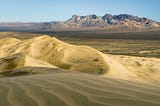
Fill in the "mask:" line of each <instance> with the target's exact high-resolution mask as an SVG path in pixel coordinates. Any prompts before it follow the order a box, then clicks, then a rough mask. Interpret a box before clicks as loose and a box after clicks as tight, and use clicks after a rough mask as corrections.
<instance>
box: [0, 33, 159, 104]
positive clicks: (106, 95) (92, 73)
mask: <svg viewBox="0 0 160 106" xmlns="http://www.w3.org/2000/svg"><path fill="white" fill-rule="evenodd" d="M7 34H8V36H9V37H10V34H12V33H7ZM14 36H16V37H17V36H18V35H14ZM159 63H160V60H159V59H154V58H142V57H131V56H114V55H109V54H107V55H106V54H103V53H101V52H99V51H97V50H95V49H93V48H91V47H87V46H76V45H71V44H67V43H64V42H62V41H60V40H58V39H56V38H54V37H53V38H52V37H49V36H47V35H45V36H39V37H34V38H30V39H27V40H19V39H16V38H3V39H0V106H159V105H160V81H159V80H160V68H159V66H160V64H159ZM142 82H143V83H142Z"/></svg>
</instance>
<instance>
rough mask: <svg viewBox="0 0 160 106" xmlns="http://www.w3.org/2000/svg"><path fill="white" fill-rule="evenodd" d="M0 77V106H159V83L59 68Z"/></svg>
mask: <svg viewBox="0 0 160 106" xmlns="http://www.w3.org/2000/svg"><path fill="white" fill-rule="evenodd" d="M52 72H53V73H50V74H41V75H29V76H20V77H11V78H1V79H0V98H1V99H0V105H1V106H159V105H160V85H154V84H143V83H135V82H131V81H125V80H116V79H109V78H102V77H98V76H95V75H87V74H83V73H78V72H68V73H64V72H60V71H57V72H56V73H55V72H54V71H52Z"/></svg>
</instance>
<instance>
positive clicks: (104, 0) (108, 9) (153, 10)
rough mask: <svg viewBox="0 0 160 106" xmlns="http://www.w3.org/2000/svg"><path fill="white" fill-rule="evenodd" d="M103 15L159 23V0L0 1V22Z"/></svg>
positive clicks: (63, 19)
mask: <svg viewBox="0 0 160 106" xmlns="http://www.w3.org/2000/svg"><path fill="white" fill-rule="evenodd" d="M106 13H110V14H132V15H137V16H140V17H148V18H151V19H154V20H156V21H159V22H160V0H0V22H39V21H43V22H45V21H65V20H66V19H68V18H70V17H71V16H72V15H73V14H78V15H88V14H96V15H98V16H103V15H104V14H106Z"/></svg>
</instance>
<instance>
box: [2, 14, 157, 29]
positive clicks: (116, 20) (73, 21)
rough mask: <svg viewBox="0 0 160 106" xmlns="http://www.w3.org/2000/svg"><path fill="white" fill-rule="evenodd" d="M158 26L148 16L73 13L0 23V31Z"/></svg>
mask: <svg viewBox="0 0 160 106" xmlns="http://www.w3.org/2000/svg"><path fill="white" fill-rule="evenodd" d="M155 28H158V29H159V28H160V23H159V22H156V21H154V20H152V19H149V18H145V17H144V18H141V17H138V16H133V15H129V14H119V15H112V14H105V15H104V16H97V15H94V14H93V15H86V16H80V15H73V16H72V17H71V18H70V19H68V20H66V21H52V22H30V23H22V22H15V23H11V22H10V23H0V30H1V31H4V30H5V31H9V30H11V31H61V30H62V31H63V30H116V29H131V30H136V29H139V30H144V29H155Z"/></svg>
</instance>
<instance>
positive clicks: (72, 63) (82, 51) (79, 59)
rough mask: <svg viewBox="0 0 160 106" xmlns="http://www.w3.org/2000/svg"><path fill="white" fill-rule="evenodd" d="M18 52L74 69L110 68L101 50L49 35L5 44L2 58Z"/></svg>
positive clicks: (95, 71)
mask: <svg viewBox="0 0 160 106" xmlns="http://www.w3.org/2000/svg"><path fill="white" fill-rule="evenodd" d="M5 39H6V38H5ZM11 40H13V39H11ZM2 41H3V40H2ZM18 53H21V54H24V55H27V56H29V57H32V58H34V59H38V60H41V61H45V62H48V63H49V64H52V65H54V66H56V67H60V68H63V69H68V70H73V71H82V72H87V73H92V74H103V73H105V72H107V70H108V66H107V63H106V62H105V61H104V59H103V57H102V55H101V53H100V52H99V51H97V50H95V49H93V48H90V47H87V46H75V45H70V44H67V43H64V42H61V41H59V40H57V39H56V38H51V37H49V36H40V37H35V38H31V39H27V40H22V41H20V42H18V43H16V44H12V45H8V44H7V45H6V44H3V46H2V47H1V48H0V57H1V58H4V57H8V56H11V55H14V54H18Z"/></svg>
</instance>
